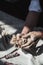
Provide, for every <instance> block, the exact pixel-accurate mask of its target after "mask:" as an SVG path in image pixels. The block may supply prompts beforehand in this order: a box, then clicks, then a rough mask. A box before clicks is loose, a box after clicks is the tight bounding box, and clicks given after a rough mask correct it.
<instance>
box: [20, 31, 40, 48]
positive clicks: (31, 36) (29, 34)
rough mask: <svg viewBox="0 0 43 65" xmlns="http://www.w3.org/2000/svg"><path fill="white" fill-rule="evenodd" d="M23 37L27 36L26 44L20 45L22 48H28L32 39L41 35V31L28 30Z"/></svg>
mask: <svg viewBox="0 0 43 65" xmlns="http://www.w3.org/2000/svg"><path fill="white" fill-rule="evenodd" d="M23 37H24V38H27V39H28V42H27V43H26V44H23V45H22V46H21V47H22V48H23V49H29V48H30V47H31V46H32V45H33V44H34V41H35V40H36V39H37V38H40V37H41V32H37V31H32V32H29V33H28V34H26V35H24V36H23Z"/></svg>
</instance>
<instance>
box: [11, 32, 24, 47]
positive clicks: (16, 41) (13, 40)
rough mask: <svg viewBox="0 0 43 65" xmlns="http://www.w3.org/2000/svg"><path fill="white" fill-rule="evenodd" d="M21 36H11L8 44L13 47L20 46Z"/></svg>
mask: <svg viewBox="0 0 43 65" xmlns="http://www.w3.org/2000/svg"><path fill="white" fill-rule="evenodd" d="M22 36H23V34H20V33H19V34H17V35H13V36H12V38H11V41H10V44H15V45H19V46H20V45H21V42H22V41H21V38H22Z"/></svg>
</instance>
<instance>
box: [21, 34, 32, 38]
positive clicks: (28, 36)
mask: <svg viewBox="0 0 43 65" xmlns="http://www.w3.org/2000/svg"><path fill="white" fill-rule="evenodd" d="M22 37H23V38H30V37H31V33H28V34H25V35H23V36H22Z"/></svg>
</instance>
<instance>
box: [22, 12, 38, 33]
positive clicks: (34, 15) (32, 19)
mask: <svg viewBox="0 0 43 65" xmlns="http://www.w3.org/2000/svg"><path fill="white" fill-rule="evenodd" d="M38 18H39V13H38V12H32V11H31V12H29V13H28V15H27V17H26V21H25V25H24V28H23V30H22V33H24V32H25V33H27V32H29V31H30V30H31V29H32V28H34V27H35V26H36V25H37V21H38Z"/></svg>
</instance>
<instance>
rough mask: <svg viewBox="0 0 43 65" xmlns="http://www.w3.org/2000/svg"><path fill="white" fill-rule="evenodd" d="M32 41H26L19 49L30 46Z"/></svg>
mask: <svg viewBox="0 0 43 65" xmlns="http://www.w3.org/2000/svg"><path fill="white" fill-rule="evenodd" d="M31 42H32V40H31V39H28V42H27V43H26V44H23V45H22V46H21V47H22V48H23V47H26V46H29V45H30V44H31Z"/></svg>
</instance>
